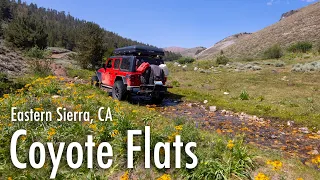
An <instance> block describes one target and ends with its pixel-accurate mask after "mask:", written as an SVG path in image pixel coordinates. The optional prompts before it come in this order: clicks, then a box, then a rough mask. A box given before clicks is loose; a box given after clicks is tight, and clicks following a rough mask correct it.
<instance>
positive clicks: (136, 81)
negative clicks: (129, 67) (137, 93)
mask: <svg viewBox="0 0 320 180" xmlns="http://www.w3.org/2000/svg"><path fill="white" fill-rule="evenodd" d="M126 77H127V84H128V86H139V85H140V75H139V74H129V75H127V76H126Z"/></svg>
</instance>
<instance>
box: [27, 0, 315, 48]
mask: <svg viewBox="0 0 320 180" xmlns="http://www.w3.org/2000/svg"><path fill="white" fill-rule="evenodd" d="M315 1H316V0H91V1H88V0H26V2H28V3H31V2H32V3H36V4H37V5H38V6H42V7H46V8H52V9H56V10H59V11H65V12H66V13H68V12H70V14H71V15H73V16H75V17H77V18H80V19H84V20H87V21H93V22H95V23H97V24H99V25H100V26H101V27H103V28H105V29H106V30H109V31H113V32H116V33H117V34H119V35H121V36H123V37H127V38H131V39H134V40H137V41H141V42H144V43H149V44H152V45H155V46H158V47H168V46H179V47H186V48H190V47H195V46H204V47H210V46H212V45H213V44H214V43H216V42H217V41H220V40H221V39H223V38H225V37H227V36H229V35H232V34H236V33H239V32H255V31H258V30H260V29H262V28H264V27H266V26H268V25H271V24H273V23H275V22H277V21H278V20H279V19H280V16H281V14H282V13H284V12H287V11H289V10H292V9H298V8H301V7H304V6H306V5H308V4H310V3H313V2H315Z"/></svg>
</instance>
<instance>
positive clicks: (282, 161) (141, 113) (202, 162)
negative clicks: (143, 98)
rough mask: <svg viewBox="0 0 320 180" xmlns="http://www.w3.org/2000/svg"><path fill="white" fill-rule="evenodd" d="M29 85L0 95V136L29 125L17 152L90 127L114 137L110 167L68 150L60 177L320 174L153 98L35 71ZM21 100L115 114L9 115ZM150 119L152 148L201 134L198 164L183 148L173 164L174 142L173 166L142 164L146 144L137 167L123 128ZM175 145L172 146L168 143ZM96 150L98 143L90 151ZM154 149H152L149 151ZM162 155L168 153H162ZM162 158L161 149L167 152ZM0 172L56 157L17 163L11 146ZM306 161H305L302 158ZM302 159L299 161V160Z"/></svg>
mask: <svg viewBox="0 0 320 180" xmlns="http://www.w3.org/2000/svg"><path fill="white" fill-rule="evenodd" d="M30 79H31V80H30V82H27V83H26V84H25V86H24V87H23V88H21V89H18V90H17V91H16V92H13V93H10V94H4V95H3V97H2V98H1V99H0V107H1V109H2V111H1V112H0V119H1V124H0V142H1V144H0V145H1V147H9V146H10V138H11V136H12V134H13V133H14V132H15V131H16V130H18V129H26V130H27V136H25V137H24V136H23V137H21V138H20V139H19V140H18V146H19V147H18V149H19V150H18V154H19V157H18V158H19V160H20V161H24V162H28V155H27V154H28V148H29V147H30V145H31V144H32V143H33V142H35V141H38V142H41V143H44V144H45V143H46V142H53V143H54V144H55V145H57V144H58V143H59V142H66V143H67V144H68V143H70V142H73V141H76V142H80V143H83V144H84V142H85V141H86V135H93V137H94V142H95V143H97V144H99V143H101V142H104V141H106V142H109V143H110V144H111V145H112V147H113V154H114V155H113V160H114V162H113V165H112V166H111V168H109V169H105V170H103V169H99V168H97V166H98V165H97V164H94V168H93V169H87V168H86V158H85V157H86V152H85V154H84V163H83V164H82V166H81V167H80V168H79V169H76V170H74V169H71V168H69V167H68V165H67V163H66V156H65V151H64V154H63V155H62V159H61V162H60V166H59V169H58V174H57V179H122V180H125V179H159V180H163V179H167V180H168V179H239V178H240V179H253V178H255V179H259V178H272V177H281V178H287V179H293V178H294V179H297V178H300V177H306V175H305V174H307V177H310V179H318V178H320V174H319V172H318V171H316V170H315V169H313V168H309V167H307V166H303V165H302V163H301V162H300V161H299V160H297V159H293V158H286V157H285V156H284V155H283V154H281V153H279V152H274V151H269V150H259V149H256V148H255V147H253V146H251V145H245V144H243V142H242V138H241V136H237V137H234V138H228V137H225V136H221V135H219V134H216V133H214V132H207V131H203V130H201V129H198V128H196V126H195V125H194V124H193V123H192V122H189V121H186V120H185V119H180V118H178V119H168V118H165V117H163V116H161V115H160V113H158V112H157V111H156V110H155V109H154V108H153V107H152V106H151V107H150V106H147V107H146V106H136V105H132V104H129V103H127V102H119V101H114V100H113V99H112V98H111V97H109V96H108V94H107V93H106V92H104V91H102V90H100V89H97V88H94V87H91V86H90V85H88V84H74V83H69V82H66V81H65V80H64V78H57V77H55V76H48V77H45V78H36V77H34V78H30ZM12 106H16V107H17V108H18V109H20V110H22V111H27V110H29V109H34V110H36V111H42V110H46V111H52V112H54V111H55V109H56V108H57V107H61V106H62V107H66V108H67V109H68V110H70V111H89V112H91V114H95V112H96V111H97V109H98V108H99V107H100V106H103V107H110V108H111V110H112V115H113V122H100V121H98V120H97V119H96V118H97V117H96V116H95V117H94V118H95V121H94V123H93V124H89V123H84V122H58V121H52V122H42V123H41V122H27V123H26V122H11V121H10V120H9V119H10V117H9V114H10V108H11V107H12ZM146 125H148V126H151V149H153V147H154V145H155V143H157V142H172V141H173V137H174V135H178V134H179V135H181V137H182V141H183V142H197V148H195V150H194V152H195V153H196V155H197V157H198V159H199V164H198V166H197V167H196V168H195V169H194V170H187V169H185V166H184V164H185V163H186V162H188V161H189V159H188V158H187V157H186V155H185V154H182V168H181V169H175V168H174V158H173V157H174V150H173V149H171V152H170V154H171V157H172V158H171V168H170V169H156V168H155V167H154V166H152V168H151V169H144V165H143V162H144V151H142V152H138V153H135V154H134V159H135V166H134V167H135V168H134V169H127V168H126V131H127V130H128V129H141V130H144V126H146ZM134 141H135V143H137V144H141V145H142V149H143V146H144V143H143V138H139V137H137V138H136V139H135V140H134ZM171 147H172V146H171ZM93 152H95V150H94V151H93ZM151 154H153V151H152V153H151ZM161 156H164V154H163V153H161ZM162 158H163V157H162ZM0 160H1V161H0V162H1V163H0V178H1V179H47V178H48V177H49V176H50V172H51V168H52V164H51V161H50V158H49V155H48V154H47V158H46V162H45V165H44V167H42V168H41V169H33V168H31V167H30V165H28V167H27V169H23V170H19V169H17V168H15V167H14V166H13V164H12V163H11V160H10V152H9V148H1V151H0ZM297 164H301V166H297ZM301 167H302V168H301Z"/></svg>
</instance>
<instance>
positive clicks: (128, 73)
mask: <svg viewBox="0 0 320 180" xmlns="http://www.w3.org/2000/svg"><path fill="white" fill-rule="evenodd" d="M113 53H114V56H112V57H110V58H108V59H107V61H106V63H105V64H104V65H103V67H102V68H100V69H98V70H97V71H96V75H95V76H93V77H92V80H91V83H92V85H95V86H97V87H100V88H107V89H108V90H110V91H111V92H112V97H113V98H114V99H117V100H120V101H121V100H125V99H127V97H130V96H131V95H144V96H148V97H151V100H152V101H153V102H154V103H157V104H159V103H161V102H162V100H163V98H164V96H165V94H166V92H167V88H168V87H167V86H166V81H167V76H168V69H167V67H166V66H165V64H164V61H163V60H162V57H163V56H164V51H163V50H162V49H158V48H154V47H149V46H141V45H135V46H128V47H124V48H118V49H116V50H114V52H113ZM143 65H147V66H148V67H147V69H146V70H144V71H138V68H139V67H140V66H143ZM153 69H156V71H157V72H160V73H161V74H160V75H159V73H158V75H155V73H153V72H152V71H153Z"/></svg>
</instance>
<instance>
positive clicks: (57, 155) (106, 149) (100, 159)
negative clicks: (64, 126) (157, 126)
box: [10, 126, 198, 178]
mask: <svg viewBox="0 0 320 180" xmlns="http://www.w3.org/2000/svg"><path fill="white" fill-rule="evenodd" d="M113 133H115V132H113ZM55 134H56V130H55V129H53V128H50V129H49V132H48V139H49V140H50V139H51V138H52V136H53V135H55ZM127 134H128V138H127V168H131V169H132V168H134V167H133V164H134V157H133V156H134V152H135V151H141V146H137V145H134V143H133V141H134V135H142V130H128V133H127ZM25 136H27V131H26V130H24V129H20V130H17V131H16V132H15V133H14V134H13V136H12V138H11V143H10V157H11V161H12V163H13V165H14V166H15V167H17V168H19V169H26V168H27V163H26V162H20V161H19V159H18V157H19V155H18V151H17V149H18V148H17V146H18V139H19V138H20V137H24V138H25ZM144 136H145V144H144V147H145V168H151V147H150V139H151V138H150V127H149V126H146V127H145V132H144ZM46 144H47V149H48V151H49V154H50V159H51V162H52V170H51V174H50V178H55V177H56V174H57V171H58V168H59V164H60V160H61V157H62V154H63V151H64V150H65V144H66V143H65V142H60V143H59V145H58V151H56V150H55V148H54V144H53V143H52V142H47V143H46ZM84 146H85V148H83V145H81V144H80V143H79V142H71V143H70V144H68V146H67V148H66V153H65V154H66V159H67V164H68V166H69V167H70V168H72V169H78V168H80V167H81V165H82V163H83V162H84V149H86V152H87V160H86V162H87V168H89V169H92V168H93V159H94V158H93V154H96V161H97V163H98V165H99V167H100V168H102V169H108V168H110V167H111V165H112V162H113V160H112V156H113V149H112V146H111V145H110V143H109V142H101V143H100V144H99V145H98V147H97V149H96V151H97V153H93V150H94V147H96V144H95V143H94V142H93V137H92V135H88V136H87V141H86V142H85V143H84ZM172 146H173V147H174V148H175V168H181V149H182V147H183V146H184V143H183V142H181V138H180V136H179V135H177V136H176V137H175V142H173V143H172ZM196 146H197V145H196V143H195V142H189V143H187V144H186V145H185V148H184V149H185V153H186V154H187V155H188V156H189V157H190V158H191V159H192V162H191V163H188V162H187V163H186V168H188V169H193V168H195V167H196V166H197V164H198V158H197V157H196V155H195V154H194V153H193V152H192V148H195V147H196ZM161 148H164V152H165V153H164V156H165V157H164V159H165V160H164V162H161V158H160V156H161V154H162V153H161ZM170 148H171V144H170V143H169V142H165V143H163V142H158V143H157V144H156V145H155V147H154V163H155V166H156V167H157V168H159V169H163V168H171V167H170V152H171V149H170ZM45 149H46V148H45V145H43V144H42V143H41V142H33V143H32V144H31V146H30V148H29V163H30V166H31V167H32V168H35V169H40V168H42V167H43V166H44V165H45V161H46V154H47V153H46V150H45ZM36 150H39V152H40V153H39V160H37V156H36ZM74 155H77V158H76V161H75V160H74V158H73V156H74ZM106 158H107V160H106ZM37 161H38V162H37Z"/></svg>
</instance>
